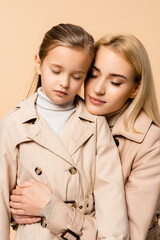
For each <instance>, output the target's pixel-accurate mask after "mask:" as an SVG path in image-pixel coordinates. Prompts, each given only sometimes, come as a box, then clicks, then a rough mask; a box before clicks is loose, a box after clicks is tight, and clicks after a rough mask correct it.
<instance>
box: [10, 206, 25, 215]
mask: <svg viewBox="0 0 160 240" xmlns="http://www.w3.org/2000/svg"><path fill="white" fill-rule="evenodd" d="M10 212H11V213H12V214H16V215H21V216H22V215H25V213H24V210H22V209H16V208H10Z"/></svg>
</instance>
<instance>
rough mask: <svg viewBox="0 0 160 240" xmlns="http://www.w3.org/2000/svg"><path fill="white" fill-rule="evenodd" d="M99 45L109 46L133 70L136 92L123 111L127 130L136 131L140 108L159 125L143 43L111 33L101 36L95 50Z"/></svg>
mask: <svg viewBox="0 0 160 240" xmlns="http://www.w3.org/2000/svg"><path fill="white" fill-rule="evenodd" d="M101 46H106V47H109V48H111V49H112V50H113V51H115V52H118V53H119V54H120V55H121V56H123V57H124V58H125V59H126V60H127V61H128V62H129V64H131V65H132V67H133V69H134V71H135V75H136V77H135V81H136V82H137V83H138V85H139V86H138V87H139V88H138V92H137V95H136V96H135V98H134V99H129V101H130V103H129V104H128V106H127V108H126V111H125V118H124V125H125V127H126V129H127V130H128V131H132V132H136V130H135V128H134V122H135V120H136V118H137V116H138V114H139V113H140V111H141V109H143V110H144V111H145V113H146V114H147V115H148V117H149V118H150V119H151V120H152V121H153V122H154V123H155V124H156V125H157V126H160V115H159V110H158V104H157V100H156V94H155V89H154V82H153V75H152V70H151V65H150V61H149V57H148V54H147V52H146V49H145V47H144V46H143V44H142V43H141V42H140V41H139V40H138V39H137V38H136V37H134V36H132V35H129V34H128V35H120V34H111V35H106V36H104V37H102V38H101V39H100V40H99V41H97V42H96V44H95V51H96V52H97V51H98V49H99V48H100V47H101Z"/></svg>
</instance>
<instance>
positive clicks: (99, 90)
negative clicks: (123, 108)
mask: <svg viewBox="0 0 160 240" xmlns="http://www.w3.org/2000/svg"><path fill="white" fill-rule="evenodd" d="M94 92H95V93H96V94H97V95H104V94H105V93H106V83H105V81H104V80H103V79H99V80H98V82H97V83H96V85H95V87H94Z"/></svg>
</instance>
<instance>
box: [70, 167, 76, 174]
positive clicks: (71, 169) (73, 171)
mask: <svg viewBox="0 0 160 240" xmlns="http://www.w3.org/2000/svg"><path fill="white" fill-rule="evenodd" d="M69 172H70V173H71V174H76V172H77V169H76V168H75V167H71V168H70V169H69Z"/></svg>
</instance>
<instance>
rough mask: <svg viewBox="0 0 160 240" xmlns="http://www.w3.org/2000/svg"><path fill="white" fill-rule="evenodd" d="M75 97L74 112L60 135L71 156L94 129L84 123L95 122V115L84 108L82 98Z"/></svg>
mask: <svg viewBox="0 0 160 240" xmlns="http://www.w3.org/2000/svg"><path fill="white" fill-rule="evenodd" d="M77 98H78V99H77V100H78V104H77V106H76V113H75V114H73V115H72V116H71V117H70V119H69V120H68V122H67V124H66V126H65V128H64V130H63V132H62V134H61V136H60V138H61V140H62V142H63V144H64V145H65V146H66V148H67V150H68V152H69V154H70V155H71V156H72V155H73V154H74V153H75V152H76V151H77V150H78V149H79V148H80V147H81V146H82V145H83V144H84V143H85V142H86V141H87V140H88V139H89V138H90V137H91V136H92V135H93V134H94V129H92V127H91V125H89V126H90V127H89V126H88V124H86V123H87V122H95V117H94V116H93V115H92V114H90V113H89V112H88V111H87V110H86V108H85V105H84V102H83V100H82V99H81V98H80V97H77Z"/></svg>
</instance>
